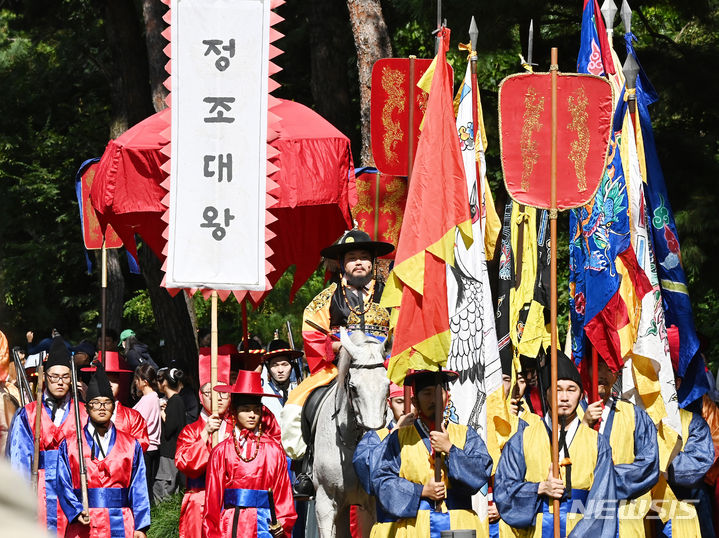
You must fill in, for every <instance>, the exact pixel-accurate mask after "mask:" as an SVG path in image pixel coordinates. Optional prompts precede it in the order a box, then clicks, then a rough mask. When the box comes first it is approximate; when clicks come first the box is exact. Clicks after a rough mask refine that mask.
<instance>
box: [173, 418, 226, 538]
mask: <svg viewBox="0 0 719 538" xmlns="http://www.w3.org/2000/svg"><path fill="white" fill-rule="evenodd" d="M205 424H207V422H206V421H205V419H204V417H203V416H202V414H200V418H198V419H197V420H196V421H195V422H193V423H192V424H188V425H187V426H185V427H184V428H183V430H182V432H180V436H179V437H178V438H177V450H176V451H175V465H176V466H177V469H178V470H179V471H180V472H181V473H183V474H184V475H185V476H186V477H187V489H186V490H185V496H184V497H183V498H182V508H181V509H180V538H195V537H199V536H202V513H203V511H204V509H205V469H206V468H207V462H208V461H209V459H210V452H211V450H212V437H211V436H210V438H209V439H208V441H207V442H205V441H204V440H203V439H202V431H203V430H204V429H205ZM225 427H226V428H227V430H228V431H229V430H230V428H231V427H232V426H231V421H229V420H228V421H226V426H225Z"/></svg>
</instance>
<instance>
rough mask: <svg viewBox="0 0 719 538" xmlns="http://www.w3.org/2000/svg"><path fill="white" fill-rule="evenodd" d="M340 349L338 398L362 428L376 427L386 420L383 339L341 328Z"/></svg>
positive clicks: (371, 428)
mask: <svg viewBox="0 0 719 538" xmlns="http://www.w3.org/2000/svg"><path fill="white" fill-rule="evenodd" d="M340 341H341V342H342V351H341V352H340V356H339V360H338V363H337V367H338V375H337V386H338V387H339V391H338V398H340V400H341V399H344V400H345V401H346V402H347V403H348V404H349V407H350V409H351V411H353V412H354V417H355V420H356V422H357V425H358V426H359V427H360V428H361V429H363V430H378V429H380V428H383V427H384V426H385V425H386V422H387V394H388V390H389V379H387V369H386V368H385V366H384V347H385V346H384V343H382V342H380V341H379V340H377V339H376V338H373V337H372V336H368V335H365V334H364V333H363V332H361V331H353V332H352V334H351V335H348V334H347V331H346V330H345V329H344V327H343V328H341V330H340Z"/></svg>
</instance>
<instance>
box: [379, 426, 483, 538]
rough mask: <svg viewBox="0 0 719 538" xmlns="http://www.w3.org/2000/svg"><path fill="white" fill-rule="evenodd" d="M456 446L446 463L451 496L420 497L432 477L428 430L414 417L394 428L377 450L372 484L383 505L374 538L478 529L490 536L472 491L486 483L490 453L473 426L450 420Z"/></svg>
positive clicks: (421, 537) (444, 476)
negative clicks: (439, 499) (436, 503)
mask: <svg viewBox="0 0 719 538" xmlns="http://www.w3.org/2000/svg"><path fill="white" fill-rule="evenodd" d="M446 429H447V433H448V434H449V439H450V441H451V443H452V445H453V446H452V448H451V449H450V451H449V454H447V455H446V457H445V460H444V463H443V465H442V479H443V481H444V483H445V485H446V488H447V489H446V491H447V498H446V499H445V500H444V501H442V502H441V503H439V506H434V502H432V501H429V500H428V499H424V498H422V488H423V485H424V484H426V483H428V482H429V481H430V480H433V479H434V469H433V463H432V462H433V458H431V457H430V455H431V446H430V441H429V436H428V435H427V432H426V431H425V429H424V428H423V427H422V426H421V425H420V424H419V422H415V424H413V425H411V426H405V427H404V428H400V429H399V430H396V431H394V432H392V433H391V434H390V435H389V436H388V437H386V438H385V439H384V440H383V441H382V442H381V444H379V445H378V446H377V447H376V448H375V449H374V451H373V454H372V458H371V460H370V461H371V465H370V468H371V473H370V474H371V477H370V485H371V488H372V491H373V492H374V493H375V495H376V496H377V500H378V501H379V505H380V507H381V509H382V512H383V513H381V514H379V515H380V516H381V517H382V518H383V519H384V521H381V520H379V518H378V523H377V524H376V525H375V526H374V527H373V528H372V534H371V537H372V538H384V537H390V536H391V537H397V538H430V536H432V537H434V536H439V534H440V532H441V531H443V530H452V529H475V530H476V531H477V536H487V533H488V529H487V526H486V522H485V523H482V522H480V520H479V518H478V517H477V514H476V513H475V512H474V511H473V510H472V499H471V497H472V495H474V494H475V493H477V492H478V491H479V490H480V488H482V487H484V485H485V484H486V483H487V481H488V479H489V476H490V473H491V470H492V459H491V458H490V456H489V453H488V452H487V447H486V446H485V444H484V442H483V441H482V439H481V438H480V437H479V435H477V432H475V431H474V430H473V429H472V428H470V427H467V426H463V425H460V424H454V423H449V424H448V425H447V426H446Z"/></svg>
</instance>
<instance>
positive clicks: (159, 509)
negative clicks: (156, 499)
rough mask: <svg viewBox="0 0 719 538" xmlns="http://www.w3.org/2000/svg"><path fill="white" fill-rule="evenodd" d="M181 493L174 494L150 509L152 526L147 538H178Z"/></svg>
mask: <svg viewBox="0 0 719 538" xmlns="http://www.w3.org/2000/svg"><path fill="white" fill-rule="evenodd" d="M181 506H182V493H175V494H174V495H171V496H170V497H167V498H166V499H165V500H163V501H162V502H161V503H158V504H156V505H155V506H153V507H152V510H151V517H152V524H151V525H150V530H149V531H148V532H147V538H178V537H179V535H180V507H181Z"/></svg>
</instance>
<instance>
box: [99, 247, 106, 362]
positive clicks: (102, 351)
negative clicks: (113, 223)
mask: <svg viewBox="0 0 719 538" xmlns="http://www.w3.org/2000/svg"><path fill="white" fill-rule="evenodd" d="M105 245H106V241H105V236H104V235H103V236H102V255H101V258H102V269H101V271H102V273H101V274H102V276H101V280H100V283H101V289H100V323H101V325H102V326H101V327H100V362H101V363H102V365H103V366H105V352H106V351H107V343H106V342H105V337H106V335H107V248H106V246H105Z"/></svg>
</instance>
